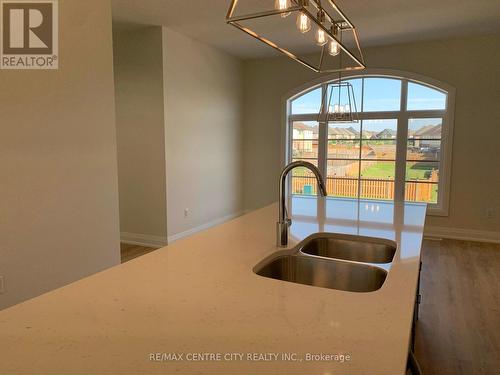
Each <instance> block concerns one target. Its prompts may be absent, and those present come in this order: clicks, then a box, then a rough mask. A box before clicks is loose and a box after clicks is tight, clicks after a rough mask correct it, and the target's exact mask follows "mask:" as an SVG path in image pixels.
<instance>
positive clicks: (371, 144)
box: [361, 139, 396, 160]
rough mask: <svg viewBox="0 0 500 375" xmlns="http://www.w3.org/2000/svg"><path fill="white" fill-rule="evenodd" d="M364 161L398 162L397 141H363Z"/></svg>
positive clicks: (362, 156)
mask: <svg viewBox="0 0 500 375" xmlns="http://www.w3.org/2000/svg"><path fill="white" fill-rule="evenodd" d="M361 158H362V159H378V160H380V159H382V160H384V159H386V160H396V141H393V140H372V139H369V140H363V149H362V152H361Z"/></svg>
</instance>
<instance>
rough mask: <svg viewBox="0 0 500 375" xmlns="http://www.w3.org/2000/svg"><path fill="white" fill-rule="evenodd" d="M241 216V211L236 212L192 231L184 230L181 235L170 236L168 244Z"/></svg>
mask: <svg viewBox="0 0 500 375" xmlns="http://www.w3.org/2000/svg"><path fill="white" fill-rule="evenodd" d="M243 214H244V212H243V211H242V212H238V213H236V214H231V215H227V216H224V217H221V218H220V219H217V220H213V221H210V222H208V223H206V224H203V225H200V226H198V227H196V228H192V229H189V230H186V231H184V232H181V233H177V234H173V235H172V236H168V243H173V242H175V241H179V240H180V239H182V238H186V237H189V236H192V235H193V234H196V233H198V232H201V231H204V230H206V229H210V228H213V227H215V226H217V225H220V224H223V223H225V222H226V221H229V220H232V219H235V218H237V217H239V216H241V215H243Z"/></svg>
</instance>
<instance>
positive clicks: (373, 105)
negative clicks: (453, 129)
mask: <svg viewBox="0 0 500 375" xmlns="http://www.w3.org/2000/svg"><path fill="white" fill-rule="evenodd" d="M362 81H363V80H362V79H360V78H358V79H352V80H348V81H347V82H349V83H351V84H352V86H353V90H354V97H355V101H356V106H357V108H358V111H359V110H361V108H362V109H363V111H364V112H375V111H398V110H399V109H400V101H401V81H400V80H397V79H388V78H375V77H371V78H365V79H364V88H363V87H362V86H363V82H362ZM363 89H364V93H363V96H364V98H363V99H364V100H361V95H362V92H363ZM343 97H347V96H346V94H345V95H343ZM320 106H321V89H320V88H318V89H316V90H313V91H311V92H309V93H307V94H305V95H303V96H301V97H299V98H297V99H295V100H294V101H293V102H292V114H307V113H318V112H319V110H320ZM445 107H446V94H444V93H442V92H440V91H438V90H434V89H432V88H429V87H426V86H423V85H420V84H417V83H413V82H409V84H408V110H430V109H445Z"/></svg>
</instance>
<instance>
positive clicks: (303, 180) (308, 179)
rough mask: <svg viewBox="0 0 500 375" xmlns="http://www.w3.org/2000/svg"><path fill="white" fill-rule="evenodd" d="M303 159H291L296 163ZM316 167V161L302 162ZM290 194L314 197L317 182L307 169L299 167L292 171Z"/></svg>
mask: <svg viewBox="0 0 500 375" xmlns="http://www.w3.org/2000/svg"><path fill="white" fill-rule="evenodd" d="M298 160H304V159H293V160H292V161H298ZM304 161H307V162H309V163H312V164H314V165H315V166H318V161H317V160H304ZM292 194H295V195H316V194H317V182H316V178H315V177H314V174H313V173H312V172H311V171H310V170H309V169H307V168H303V167H299V168H295V169H294V170H293V171H292Z"/></svg>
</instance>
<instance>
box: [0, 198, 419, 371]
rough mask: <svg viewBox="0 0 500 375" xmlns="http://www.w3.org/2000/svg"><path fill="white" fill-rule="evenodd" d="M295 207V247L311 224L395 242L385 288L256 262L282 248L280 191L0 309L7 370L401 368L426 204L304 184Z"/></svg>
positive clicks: (0, 367) (0, 347)
mask: <svg viewBox="0 0 500 375" xmlns="http://www.w3.org/2000/svg"><path fill="white" fill-rule="evenodd" d="M289 211H290V212H291V215H292V219H293V224H292V227H291V228H290V244H289V247H293V246H294V245H296V244H297V243H298V242H299V241H300V240H302V239H303V238H305V237H307V236H308V235H310V234H313V233H316V232H335V233H346V234H354V235H362V236H369V237H378V238H384V239H389V240H393V241H395V242H397V244H398V249H397V252H396V255H395V257H394V261H393V263H392V265H391V266H390V270H389V274H388V276H387V279H386V281H385V283H384V285H383V286H382V288H381V289H379V290H377V291H375V292H372V293H352V292H345V291H340V290H332V289H326V288H318V287H311V286H306V285H301V284H294V283H289V282H283V281H279V280H273V279H268V278H264V277H261V276H258V275H256V274H255V273H254V272H253V270H252V269H253V267H254V266H255V265H256V264H257V263H259V262H260V261H261V260H262V259H264V258H265V257H267V256H269V255H270V254H272V253H274V252H276V251H277V250H278V249H277V248H276V246H275V242H276V238H275V236H276V226H275V225H276V224H275V223H276V220H277V206H276V204H274V205H271V206H269V207H266V208H263V209H260V210H257V211H254V212H251V213H248V214H246V215H244V216H241V217H239V218H237V219H234V220H232V221H230V222H227V223H225V224H222V225H220V226H218V227H215V228H212V229H209V230H206V231H204V232H201V233H198V234H196V235H193V236H191V237H189V238H186V239H183V240H180V241H178V242H175V243H173V244H171V245H169V246H168V247H165V248H163V249H160V250H159V251H156V252H153V253H150V254H148V255H145V256H143V257H141V258H138V259H136V260H134V261H131V262H128V263H125V264H122V265H120V266H117V267H114V268H111V269H109V270H106V271H103V272H101V273H98V274H96V275H93V276H91V277H88V278H85V279H83V280H80V281H78V282H75V283H73V284H71V285H68V286H66V287H63V288H60V289H58V290H55V291H52V292H50V293H47V294H45V295H42V296H40V297H37V298H34V299H32V300H29V301H26V302H24V303H22V304H19V305H17V306H14V307H11V308H9V309H6V310H4V311H1V312H0V374H8V375H11V374H14V375H20V374H50V375H55V374H72V375H77V374H106V375H111V374H174V373H175V374H217V375H223V374H290V375H292V374H307V375H314V374H317V375H335V374H356V375H360V374H371V375H373V374H381V375H382V374H383V375H390V374H397V375H401V374H404V373H405V365H406V358H407V353H408V348H409V341H410V331H411V325H412V314H413V306H414V302H415V293H416V288H417V279H418V272H419V265H420V248H421V244H422V235H423V228H424V223H425V213H426V206H425V205H424V204H414V203H396V204H394V203H393V202H378V201H363V200H349V199H324V198H319V199H316V198H307V197H301V198H294V199H293V200H292V202H291V207H290V208H289ZM89 246H91V244H89ZM156 353H157V354H156ZM162 353H163V354H162ZM169 353H170V355H169ZM174 353H175V355H173V354H174ZM284 353H287V354H284ZM208 354H209V355H210V356H207V355H208ZM313 354H314V355H317V356H316V357H312V356H311V355H313ZM321 354H324V355H325V354H332V355H333V356H332V357H330V358H327V357H326V356H323V357H321ZM240 355H241V356H240ZM287 355H288V357H286V356H287ZM335 355H343V356H344V357H343V358H344V360H343V361H341V360H340V359H341V358H342V357H335ZM283 356H285V357H286V358H285V357H283ZM345 356H348V357H345ZM308 359H311V360H308Z"/></svg>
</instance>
